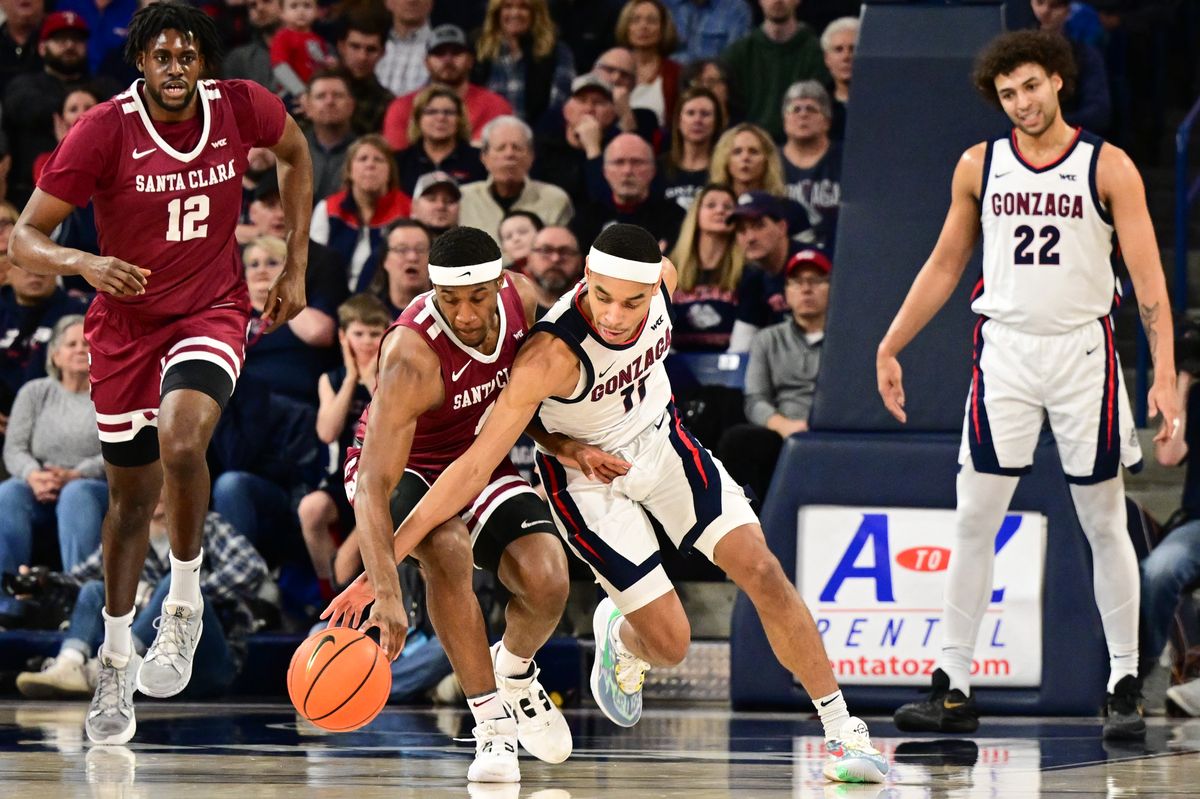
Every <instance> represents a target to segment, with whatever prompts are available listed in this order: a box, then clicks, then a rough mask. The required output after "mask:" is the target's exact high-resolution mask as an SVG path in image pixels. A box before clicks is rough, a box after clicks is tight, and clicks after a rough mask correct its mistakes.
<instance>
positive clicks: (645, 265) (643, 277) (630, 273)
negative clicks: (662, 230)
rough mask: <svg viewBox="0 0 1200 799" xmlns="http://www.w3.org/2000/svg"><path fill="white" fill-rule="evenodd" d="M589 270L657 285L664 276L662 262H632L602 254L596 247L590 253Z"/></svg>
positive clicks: (635, 281)
mask: <svg viewBox="0 0 1200 799" xmlns="http://www.w3.org/2000/svg"><path fill="white" fill-rule="evenodd" d="M587 264H588V269H591V270H592V271H593V272H596V273H597V274H601V275H608V276H609V277H615V278H620V279H621V280H632V281H633V282H634V283H657V282H658V277H659V275H661V274H662V261H661V260H660V261H659V262H658V263H653V264H652V263H649V262H648V261H631V260H629V259H628V258H621V257H619V256H616V255H609V254H608V253H606V252H601V251H600V250H597V249H596V248H595V247H592V249H591V250H589V251H588V260H587Z"/></svg>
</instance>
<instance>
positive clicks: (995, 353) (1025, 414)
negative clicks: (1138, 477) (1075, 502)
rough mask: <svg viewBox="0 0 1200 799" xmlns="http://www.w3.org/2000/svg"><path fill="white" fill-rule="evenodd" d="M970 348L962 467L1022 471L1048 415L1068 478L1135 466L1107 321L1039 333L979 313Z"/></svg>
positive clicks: (1132, 433) (1135, 448)
mask: <svg viewBox="0 0 1200 799" xmlns="http://www.w3.org/2000/svg"><path fill="white" fill-rule="evenodd" d="M974 349H975V357H974V365H973V368H972V373H971V388H970V390H969V391H968V392H967V408H966V417H965V418H964V419H963V439H962V446H961V447H960V449H959V456H958V462H959V464H963V463H966V461H967V458H968V457H969V458H971V462H972V464H973V465H974V467H975V471H977V472H981V473H984V474H1009V475H1019V474H1025V473H1026V472H1028V471H1029V470H1030V468H1031V467H1032V464H1033V451H1034V449H1035V448H1036V447H1037V441H1038V435H1039V434H1040V433H1041V430H1042V423H1043V420H1044V419H1045V418H1046V417H1047V416H1048V417H1049V419H1050V429H1051V431H1052V432H1053V433H1054V439H1055V442H1056V443H1057V444H1058V454H1059V458H1060V459H1061V460H1062V465H1063V471H1064V472H1065V473H1066V476H1067V481H1068V482H1070V483H1076V484H1082V485H1089V484H1093V483H1100V482H1103V481H1105V480H1110V479H1112V478H1114V477H1116V476H1117V473H1118V471H1119V470H1120V467H1121V465H1122V464H1123V465H1125V466H1126V467H1128V468H1130V469H1131V470H1133V471H1137V470H1138V469H1139V468H1141V462H1142V448H1141V445H1140V444H1139V443H1138V439H1137V430H1136V429H1135V428H1134V424H1133V413H1132V412H1131V411H1130V407H1129V397H1128V396H1127V394H1126V391H1125V384H1124V380H1123V379H1122V376H1121V363H1120V360H1119V359H1118V358H1117V351H1116V347H1115V342H1114V338H1113V328H1112V321H1111V319H1109V318H1108V317H1104V318H1102V319H1098V320H1096V321H1095V322H1092V323H1089V324H1086V325H1082V326H1080V327H1077V328H1075V329H1074V330H1071V331H1069V332H1067V333H1062V334H1059V335H1053V336H1042V335H1033V334H1029V333H1023V332H1021V331H1019V330H1017V329H1015V328H1012V327H1008V326H1006V325H1003V324H1001V323H1000V322H997V321H996V320H994V319H988V318H986V317H983V318H980V319H979V321H978V322H977V323H976V325H975V340H974Z"/></svg>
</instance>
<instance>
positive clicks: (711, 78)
mask: <svg viewBox="0 0 1200 799" xmlns="http://www.w3.org/2000/svg"><path fill="white" fill-rule="evenodd" d="M681 80H682V83H683V85H684V86H686V87H687V88H689V89H708V90H709V91H710V92H712V93H713V96H714V97H716V98H717V102H719V103H720V104H721V116H722V118H723V119H724V120H725V123H726V124H729V123H731V122H737V121H740V120H741V115H740V114H735V113H734V112H733V108H732V106H731V105H730V97H729V70H728V69H726V68H725V65H724V64H723V63H721V62H720V61H714V60H711V59H706V60H703V61H693V62H692V63H691V64H688V65H687V67H686V68H685V69H684V70H683V76H682V78H681ZM722 132H724V128H718V129H717V133H718V134H720V133H722Z"/></svg>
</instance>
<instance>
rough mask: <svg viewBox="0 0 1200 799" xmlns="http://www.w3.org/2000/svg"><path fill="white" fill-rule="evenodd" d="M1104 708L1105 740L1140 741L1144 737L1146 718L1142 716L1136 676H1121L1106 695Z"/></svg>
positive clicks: (1140, 695)
mask: <svg viewBox="0 0 1200 799" xmlns="http://www.w3.org/2000/svg"><path fill="white" fill-rule="evenodd" d="M1104 710H1105V716H1106V718H1105V719H1104V739H1105V740H1106V741H1140V740H1142V739H1143V738H1145V737H1146V720H1145V719H1144V718H1142V687H1141V685H1139V684H1138V679H1137V677H1134V676H1133V675H1132V674H1127V675H1126V676H1124V677H1122V678H1121V681H1120V682H1118V683H1117V686H1116V688H1115V689H1114V690H1113V692H1112V693H1111V694H1109V695H1108V700H1107V701H1106V702H1105V703H1104Z"/></svg>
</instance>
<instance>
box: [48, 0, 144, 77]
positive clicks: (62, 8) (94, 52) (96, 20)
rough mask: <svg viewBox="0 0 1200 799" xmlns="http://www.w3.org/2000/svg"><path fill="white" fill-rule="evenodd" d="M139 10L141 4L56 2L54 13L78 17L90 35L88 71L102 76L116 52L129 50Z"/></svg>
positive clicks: (80, 0)
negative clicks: (132, 25) (133, 21)
mask: <svg viewBox="0 0 1200 799" xmlns="http://www.w3.org/2000/svg"><path fill="white" fill-rule="evenodd" d="M138 8H139V5H138V0H109V1H108V2H106V1H105V0H55V3H54V11H55V12H56V13H62V14H72V13H73V14H78V15H79V17H80V18H81V19H82V20H83V23H84V25H86V26H87V29H88V31H89V35H88V42H87V49H88V69H89V70H90V71H91V72H92V73H93V74H96V73H99V72H100V65H101V64H103V63H104V60H105V58H106V57H107V56H108V54H109V53H111V52H112V51H114V50H116V51H121V50H123V49H124V48H125V40H126V39H127V38H128V37H129V21H130V20H131V19H132V18H133V12H135V11H137V10H138Z"/></svg>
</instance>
